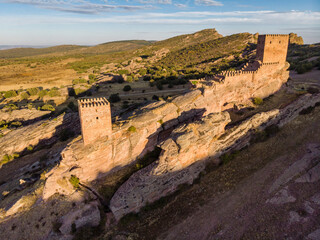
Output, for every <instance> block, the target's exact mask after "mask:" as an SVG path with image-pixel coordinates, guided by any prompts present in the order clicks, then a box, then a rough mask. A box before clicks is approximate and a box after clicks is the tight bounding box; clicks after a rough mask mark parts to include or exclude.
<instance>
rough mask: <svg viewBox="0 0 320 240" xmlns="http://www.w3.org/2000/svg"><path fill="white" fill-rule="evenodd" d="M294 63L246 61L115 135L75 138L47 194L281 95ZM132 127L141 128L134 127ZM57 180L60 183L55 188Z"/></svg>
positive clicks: (148, 109)
mask: <svg viewBox="0 0 320 240" xmlns="http://www.w3.org/2000/svg"><path fill="white" fill-rule="evenodd" d="M288 67H289V64H288V63H286V62H282V63H281V62H279V63H278V62H273V63H262V62H261V61H256V62H254V63H252V64H248V65H246V66H245V67H244V68H243V70H242V71H239V72H224V73H222V74H221V75H218V76H216V77H215V78H214V79H209V80H208V79H204V80H199V81H198V82H199V83H198V84H197V86H196V89H194V90H191V91H190V92H188V93H186V94H184V95H181V96H178V97H176V98H174V99H172V100H171V101H170V102H165V101H159V102H155V103H152V104H149V105H147V106H145V107H143V108H142V109H140V112H139V113H137V115H136V116H133V117H132V118H131V119H130V121H128V122H126V123H125V124H124V125H123V126H121V127H119V128H116V129H113V132H112V134H111V135H108V134H109V133H108V134H107V135H105V136H104V137H100V139H97V140H96V141H95V142H94V143H92V144H88V145H86V146H83V143H82V141H81V139H76V140H74V141H73V142H71V143H70V144H69V145H68V147H67V148H66V149H65V150H64V151H63V152H62V158H63V159H62V161H61V163H60V165H59V166H57V167H56V168H55V169H53V170H52V171H51V173H50V174H51V175H50V177H49V178H48V179H47V183H46V187H45V191H44V198H48V197H50V196H51V195H53V194H54V193H55V192H59V193H63V194H66V192H65V191H66V189H65V188H64V187H63V186H60V187H59V186H56V185H57V184H56V182H57V179H60V178H62V177H65V178H66V179H68V178H69V177H70V175H76V176H77V177H79V179H80V181H81V182H86V183H87V184H90V182H91V181H93V180H95V179H97V178H100V177H103V176H105V175H107V174H110V173H112V172H114V171H117V170H119V169H120V168H122V167H124V166H127V165H128V164H132V163H134V162H135V161H136V160H137V158H140V157H142V156H143V155H144V154H145V153H146V152H148V151H151V150H153V149H154V147H155V146H157V145H158V144H159V143H160V142H161V141H162V139H161V137H159V136H160V135H161V134H162V133H165V132H166V131H168V129H171V128H173V127H175V126H177V125H179V124H182V123H185V122H186V121H191V120H192V119H194V118H199V117H202V116H206V115H209V114H211V113H217V112H221V111H224V110H226V109H230V108H233V107H234V105H241V104H243V105H245V104H247V103H248V102H251V99H252V98H254V97H262V98H263V97H266V96H269V95H270V94H273V93H275V92H276V91H278V90H279V89H280V88H281V86H282V85H283V84H284V83H285V82H286V81H287V80H288V77H289V72H288V71H287V69H288ZM246 69H247V70H246ZM252 69H253V70H252ZM108 111H109V110H108ZM89 113H91V112H90V111H89V112H88V114H89ZM81 114H82V112H81ZM83 116H84V115H81V118H82V117H83ZM89 116H90V117H91V115H90V114H89ZM108 121H109V120H108ZM110 122H111V120H110ZM102 126H103V127H105V126H106V125H105V124H102ZM131 126H134V128H135V129H136V131H129V130H128V129H129V127H131ZM89 129H90V128H88V130H89ZM110 136H111V137H110ZM52 184H53V185H55V186H56V187H55V188H52V187H51V186H52ZM47 186H48V187H47ZM71 189H72V188H71Z"/></svg>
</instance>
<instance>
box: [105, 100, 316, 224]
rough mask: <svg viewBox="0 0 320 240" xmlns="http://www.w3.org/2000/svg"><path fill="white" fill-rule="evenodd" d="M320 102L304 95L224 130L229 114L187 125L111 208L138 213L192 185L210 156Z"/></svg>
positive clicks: (120, 191)
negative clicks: (144, 207) (281, 107)
mask: <svg viewBox="0 0 320 240" xmlns="http://www.w3.org/2000/svg"><path fill="white" fill-rule="evenodd" d="M319 102H320V94H317V95H310V94H307V95H305V96H302V97H301V98H299V99H298V100H296V101H295V102H293V103H292V104H290V105H288V106H287V107H285V108H284V109H275V110H271V111H269V112H263V113H258V114H256V115H254V116H253V117H251V118H249V119H248V120H246V121H244V122H243V123H241V124H240V125H238V126H235V127H233V128H231V129H228V130H227V131H224V127H225V125H226V124H227V123H228V122H229V121H230V119H229V116H228V113H218V114H210V115H208V116H207V117H205V118H204V119H203V120H202V121H199V122H196V123H190V124H187V125H184V126H182V127H180V128H178V129H176V130H174V131H173V132H172V134H171V135H170V138H169V139H168V140H166V141H165V142H163V143H161V144H160V147H161V148H162V152H161V154H160V157H159V160H158V161H156V162H154V163H153V164H151V165H149V166H148V167H146V168H144V169H142V170H140V171H138V172H136V173H135V174H133V175H132V176H131V177H130V178H129V180H128V181H127V182H126V183H125V184H123V185H122V186H121V187H120V188H119V189H118V191H117V192H116V194H115V195H114V197H113V198H112V199H111V202H110V208H111V210H112V212H113V213H114V215H115V217H116V218H117V219H120V218H121V217H122V216H124V215H126V214H128V213H130V212H138V211H139V209H140V208H141V207H143V206H145V205H147V204H148V203H152V202H154V201H155V200H158V199H160V198H161V197H164V196H167V195H169V194H170V193H173V192H175V191H176V190H177V188H178V187H179V185H181V184H184V183H189V184H191V183H192V182H193V180H194V179H195V178H197V177H198V175H199V174H200V172H201V171H202V170H203V169H204V167H205V161H206V160H208V159H209V158H210V159H212V158H218V157H219V156H221V155H222V154H223V153H225V152H229V151H233V150H239V149H242V148H243V147H245V146H247V145H248V144H249V143H250V140H251V139H252V137H253V136H254V133H255V132H257V131H262V130H264V129H266V128H267V127H268V126H271V125H275V126H279V127H282V126H283V125H284V124H286V123H287V122H289V121H291V120H293V119H294V118H295V117H297V116H298V115H299V112H301V110H303V109H305V108H308V107H310V106H311V107H312V106H315V104H316V103H319Z"/></svg>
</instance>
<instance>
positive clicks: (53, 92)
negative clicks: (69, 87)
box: [48, 88, 60, 97]
mask: <svg viewBox="0 0 320 240" xmlns="http://www.w3.org/2000/svg"><path fill="white" fill-rule="evenodd" d="M48 94H49V96H50V97H57V96H60V92H59V90H58V89H56V88H52V89H51V90H50V91H49V92H48Z"/></svg>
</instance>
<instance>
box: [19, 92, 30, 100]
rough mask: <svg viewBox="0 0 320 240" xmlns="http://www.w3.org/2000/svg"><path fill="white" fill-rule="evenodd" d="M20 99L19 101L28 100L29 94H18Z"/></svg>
mask: <svg viewBox="0 0 320 240" xmlns="http://www.w3.org/2000/svg"><path fill="white" fill-rule="evenodd" d="M20 97H21V99H28V98H29V97H30V96H29V94H28V93H27V92H22V93H21V94H20Z"/></svg>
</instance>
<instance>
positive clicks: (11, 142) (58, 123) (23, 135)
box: [0, 113, 79, 159]
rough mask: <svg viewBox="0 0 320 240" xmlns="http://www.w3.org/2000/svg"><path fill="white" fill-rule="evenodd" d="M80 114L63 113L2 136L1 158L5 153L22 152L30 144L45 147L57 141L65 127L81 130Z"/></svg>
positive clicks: (0, 141) (0, 143) (0, 142)
mask: <svg viewBox="0 0 320 240" xmlns="http://www.w3.org/2000/svg"><path fill="white" fill-rule="evenodd" d="M78 121H79V120H78V116H77V114H75V113H72V114H63V115H60V116H58V117H57V118H55V119H51V120H42V121H38V122H37V123H34V124H31V125H28V126H25V127H21V128H18V129H16V130H12V131H11V132H9V133H8V134H6V135H5V136H4V137H2V138H0V158H1V159H2V158H3V156H4V155H6V154H8V155H12V154H13V153H20V152H22V151H24V150H26V149H27V147H28V146H31V147H32V148H34V147H38V148H40V147H43V146H46V145H51V144H52V143H54V142H56V141H57V140H58V139H59V137H60V133H61V132H62V130H63V129H65V128H71V129H73V130H74V131H75V132H78V131H79V123H78Z"/></svg>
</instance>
